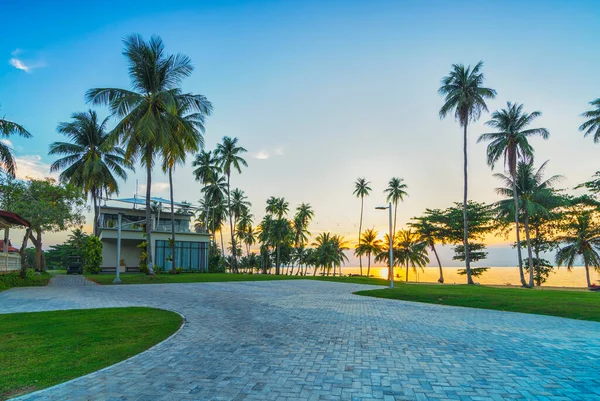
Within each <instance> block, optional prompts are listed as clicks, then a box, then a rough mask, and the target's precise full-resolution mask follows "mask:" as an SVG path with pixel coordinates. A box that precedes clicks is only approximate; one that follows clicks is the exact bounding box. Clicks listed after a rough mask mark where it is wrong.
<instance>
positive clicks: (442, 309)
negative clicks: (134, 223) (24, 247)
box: [0, 280, 600, 401]
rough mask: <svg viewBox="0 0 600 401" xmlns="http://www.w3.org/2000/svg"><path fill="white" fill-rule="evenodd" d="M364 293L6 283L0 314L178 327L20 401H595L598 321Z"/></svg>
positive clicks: (324, 286)
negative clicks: (89, 316)
mask: <svg viewBox="0 0 600 401" xmlns="http://www.w3.org/2000/svg"><path fill="white" fill-rule="evenodd" d="M365 288H368V287H367V286H361V285H356V284H341V283H330V282H318V281H308V280H307V281H304V280H302V281H298V280H293V281H268V282H237V283H194V284H154V285H123V286H79V287H69V286H66V287H61V286H55V287H53V286H49V287H42V288H15V289H11V290H9V291H5V292H3V293H0V313H12V312H23V311H42V310H55V309H73V308H96V307H116V306H136V305H137V306H140V305H143V306H153V307H159V308H164V309H170V310H175V311H178V312H180V313H182V314H183V315H185V316H186V318H187V323H186V325H185V327H184V328H183V329H182V330H181V331H180V332H179V333H177V334H176V335H175V336H174V337H172V338H171V339H169V340H167V341H165V342H163V343H161V344H159V345H157V346H155V347H154V348H152V349H150V350H149V351H146V352H144V353H142V354H140V355H138V356H136V357H134V358H132V359H130V360H127V361H125V362H122V363H119V364H117V365H114V366H112V367H109V368H106V369H104V370H101V371H98V372H95V373H92V374H90V375H87V376H83V377H81V378H78V379H75V380H73V381H70V382H67V383H64V384H61V385H58V386H55V387H52V388H49V389H46V390H43V391H41V392H37V393H33V394H30V395H28V396H24V397H21V398H20V399H21V400H111V401H116V400H138V401H142V400H148V401H150V400H153V401H154V400H165V401H166V400H172V401H179V400H235V401H239V400H285V401H292V400H315V401H316V400H352V401H354V400H385V401H391V400H418V401H421V400H423V401H425V400H431V401H447V400H461V401H465V400H474V401H476V400H480V401H482V400H492V401H500V400H519V399H520V400H539V401H549V400H557V401H558V400H586V401H587V400H600V323H595V322H585V321H576V320H570V319H561V318H555V317H548V316H537V315H526V314H518V313H510V312H500V311H490V310H481V309H469V308H458V307H448V306H439V305H428V304H421V303H411V302H403V301H396V300H385V299H377V298H370V297H361V296H357V295H353V294H352V291H356V290H358V289H365ZM132 335H135V333H132Z"/></svg>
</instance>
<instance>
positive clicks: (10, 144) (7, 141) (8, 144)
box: [0, 139, 13, 148]
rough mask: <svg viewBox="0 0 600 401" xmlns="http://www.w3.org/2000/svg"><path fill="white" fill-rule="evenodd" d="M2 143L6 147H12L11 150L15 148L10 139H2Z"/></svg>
mask: <svg viewBox="0 0 600 401" xmlns="http://www.w3.org/2000/svg"><path fill="white" fill-rule="evenodd" d="M0 142H2V143H3V144H5V145H6V146H10V147H11V148H12V147H13V143H12V142H11V141H10V140H9V139H0Z"/></svg>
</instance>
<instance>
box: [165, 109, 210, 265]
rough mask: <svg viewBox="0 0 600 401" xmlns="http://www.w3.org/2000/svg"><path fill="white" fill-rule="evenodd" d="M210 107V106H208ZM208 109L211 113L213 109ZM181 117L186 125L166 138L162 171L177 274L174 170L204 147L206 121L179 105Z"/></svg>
mask: <svg viewBox="0 0 600 401" xmlns="http://www.w3.org/2000/svg"><path fill="white" fill-rule="evenodd" d="M208 106H210V104H209V105H208ZM208 106H207V107H206V109H207V110H209V111H210V109H211V107H212V106H210V107H208ZM177 109H178V114H179V117H181V118H183V122H184V124H177V125H175V126H174V127H173V128H172V132H173V135H169V136H167V137H166V140H165V142H164V143H163V145H162V146H161V152H162V159H163V163H162V171H163V172H164V173H168V175H169V196H170V201H171V271H172V272H173V274H175V264H176V261H177V255H176V252H177V246H176V245H177V244H176V239H175V200H174V198H173V169H174V168H175V166H176V165H177V164H185V159H186V156H187V154H188V153H192V152H197V151H198V150H200V148H202V147H203V146H204V139H203V137H202V135H203V134H204V131H205V129H204V121H205V115H204V114H203V113H199V112H194V111H192V112H191V113H190V112H188V111H189V106H188V105H187V104H185V103H184V104H179V105H178V108H177Z"/></svg>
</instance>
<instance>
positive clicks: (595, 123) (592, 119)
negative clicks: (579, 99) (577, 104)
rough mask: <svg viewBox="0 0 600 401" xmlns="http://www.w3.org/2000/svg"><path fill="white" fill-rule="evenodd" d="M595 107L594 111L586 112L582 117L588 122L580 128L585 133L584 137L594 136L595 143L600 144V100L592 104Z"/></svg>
mask: <svg viewBox="0 0 600 401" xmlns="http://www.w3.org/2000/svg"><path fill="white" fill-rule="evenodd" d="M590 104H591V105H592V106H594V109H593V110H590V111H586V112H585V113H583V114H582V115H581V116H582V117H585V118H587V120H586V121H585V122H584V123H583V124H581V125H580V126H579V131H583V132H584V135H583V136H584V137H585V136H588V135H593V136H594V143H598V142H600V98H598V99H596V100H593V101H591V102H590Z"/></svg>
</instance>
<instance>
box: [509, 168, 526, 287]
mask: <svg viewBox="0 0 600 401" xmlns="http://www.w3.org/2000/svg"><path fill="white" fill-rule="evenodd" d="M512 187H513V188H512V190H513V200H514V206H515V234H516V235H517V256H518V258H519V277H520V278H521V285H522V286H523V287H527V282H526V281H525V274H524V273H523V255H522V254H521V234H520V232H519V194H518V193H517V180H516V177H515V176H514V175H513V176H512Z"/></svg>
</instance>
